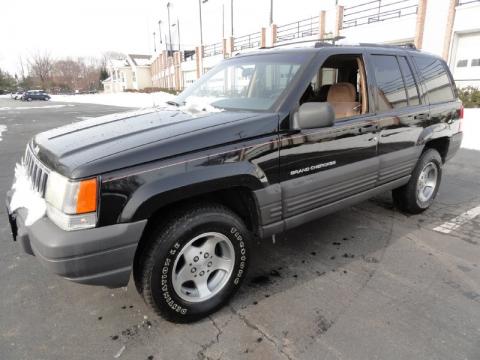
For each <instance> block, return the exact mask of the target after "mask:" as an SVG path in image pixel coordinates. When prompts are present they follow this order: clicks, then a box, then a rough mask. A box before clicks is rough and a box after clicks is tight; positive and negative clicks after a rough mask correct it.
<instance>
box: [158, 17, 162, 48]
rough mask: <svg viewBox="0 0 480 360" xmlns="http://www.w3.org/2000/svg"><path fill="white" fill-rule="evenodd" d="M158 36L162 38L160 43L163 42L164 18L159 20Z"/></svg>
mask: <svg viewBox="0 0 480 360" xmlns="http://www.w3.org/2000/svg"><path fill="white" fill-rule="evenodd" d="M158 37H159V38H160V44H162V20H158Z"/></svg>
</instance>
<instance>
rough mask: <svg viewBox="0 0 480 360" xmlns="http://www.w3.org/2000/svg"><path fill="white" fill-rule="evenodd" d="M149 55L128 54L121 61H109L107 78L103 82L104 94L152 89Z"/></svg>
mask: <svg viewBox="0 0 480 360" xmlns="http://www.w3.org/2000/svg"><path fill="white" fill-rule="evenodd" d="M150 59H151V56H150V55H137V54H128V55H126V56H125V58H123V59H109V60H108V64H107V71H108V74H109V77H108V78H107V79H105V80H104V81H103V88H104V91H105V92H106V93H115V92H123V91H126V90H142V89H145V88H148V87H152V74H151V70H150V65H151V60H150Z"/></svg>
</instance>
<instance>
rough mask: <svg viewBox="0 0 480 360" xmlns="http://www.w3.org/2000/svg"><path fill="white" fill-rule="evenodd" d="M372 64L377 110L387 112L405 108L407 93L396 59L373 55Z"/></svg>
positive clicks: (389, 56)
mask: <svg viewBox="0 0 480 360" xmlns="http://www.w3.org/2000/svg"><path fill="white" fill-rule="evenodd" d="M372 62H373V68H374V72H375V80H376V82H377V93H378V97H377V99H378V100H377V110H378V111H389V110H391V109H397V108H401V107H404V106H407V105H408V101H407V92H406V89H405V85H404V83H403V78H402V73H401V72H400V67H399V64H398V61H397V58H396V57H395V56H392V55H373V56H372Z"/></svg>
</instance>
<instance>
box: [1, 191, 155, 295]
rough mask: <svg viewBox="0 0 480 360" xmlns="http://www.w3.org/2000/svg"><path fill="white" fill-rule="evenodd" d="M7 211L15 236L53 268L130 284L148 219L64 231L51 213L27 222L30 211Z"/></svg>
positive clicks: (89, 280)
mask: <svg viewBox="0 0 480 360" xmlns="http://www.w3.org/2000/svg"><path fill="white" fill-rule="evenodd" d="M9 203H10V195H9V194H7V213H8V216H9V221H10V224H11V228H12V233H13V235H14V239H15V238H16V240H17V241H18V242H19V243H20V244H21V245H22V248H23V249H24V251H25V252H26V253H28V254H31V255H34V256H36V257H37V258H38V259H39V260H40V262H41V263H42V264H43V265H44V266H45V267H47V268H48V269H49V270H50V271H52V272H54V273H55V274H58V275H60V276H62V277H64V278H66V279H68V280H71V281H74V282H78V283H82V284H89V285H102V286H107V287H121V286H125V285H127V284H128V281H129V279H130V273H131V270H132V264H133V259H134V256H135V250H136V248H137V244H138V242H139V240H140V238H141V236H142V234H143V230H144V228H145V225H146V222H147V221H146V220H142V221H138V222H134V223H125V224H115V225H110V226H104V227H100V228H94V229H86V230H77V231H64V230H62V229H60V228H59V227H58V226H56V225H55V224H54V223H52V222H51V221H50V219H48V218H47V217H43V218H41V219H40V220H38V221H36V222H35V223H34V224H33V225H32V226H25V218H26V215H27V212H26V210H25V209H19V210H17V211H15V212H14V213H13V214H10V212H9V211H8V204H9Z"/></svg>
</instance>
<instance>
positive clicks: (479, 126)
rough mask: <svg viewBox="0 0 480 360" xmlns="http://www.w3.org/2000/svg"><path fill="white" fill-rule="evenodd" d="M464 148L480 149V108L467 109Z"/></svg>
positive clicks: (464, 124)
mask: <svg viewBox="0 0 480 360" xmlns="http://www.w3.org/2000/svg"><path fill="white" fill-rule="evenodd" d="M462 148H464V149H471V150H480V109H465V117H464V119H463V140H462Z"/></svg>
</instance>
